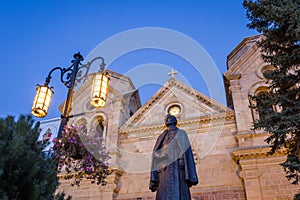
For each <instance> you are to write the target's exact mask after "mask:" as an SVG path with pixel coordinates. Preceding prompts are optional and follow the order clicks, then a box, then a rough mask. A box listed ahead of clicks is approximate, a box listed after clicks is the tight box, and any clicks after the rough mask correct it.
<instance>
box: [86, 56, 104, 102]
mask: <svg viewBox="0 0 300 200" xmlns="http://www.w3.org/2000/svg"><path fill="white" fill-rule="evenodd" d="M104 67H105V64H104V60H102V64H101V65H100V70H99V71H98V72H97V73H96V74H95V75H94V78H93V85H92V93H91V95H92V96H91V102H90V103H91V104H92V105H93V106H94V107H96V108H99V107H103V106H105V102H106V96H107V89H108V82H109V77H108V74H107V73H106V72H104Z"/></svg>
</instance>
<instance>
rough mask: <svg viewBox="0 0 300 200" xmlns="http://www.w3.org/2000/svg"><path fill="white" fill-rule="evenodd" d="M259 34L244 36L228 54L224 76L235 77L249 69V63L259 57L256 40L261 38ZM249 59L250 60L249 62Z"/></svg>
mask: <svg viewBox="0 0 300 200" xmlns="http://www.w3.org/2000/svg"><path fill="white" fill-rule="evenodd" d="M261 37H262V36H261V35H255V36H252V37H248V38H245V39H244V40H243V41H242V42H241V43H240V44H239V45H238V46H237V47H236V48H235V49H234V50H233V51H232V52H231V53H230V54H229V55H228V56H227V67H228V71H227V72H226V73H224V76H225V77H226V78H227V79H228V80H231V79H236V78H238V77H237V76H240V75H241V74H243V73H244V72H245V71H247V70H248V69H249V64H250V65H251V64H252V63H253V60H256V59H257V58H260V56H261V53H260V51H259V50H258V48H259V47H258V45H257V41H259V40H260V39H261ZM249 60H251V62H249Z"/></svg>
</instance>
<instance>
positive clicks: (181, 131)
mask: <svg viewBox="0 0 300 200" xmlns="http://www.w3.org/2000/svg"><path fill="white" fill-rule="evenodd" d="M177 133H180V134H186V132H185V130H183V129H180V128H178V130H177Z"/></svg>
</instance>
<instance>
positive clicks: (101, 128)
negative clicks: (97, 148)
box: [96, 116, 104, 137]
mask: <svg viewBox="0 0 300 200" xmlns="http://www.w3.org/2000/svg"><path fill="white" fill-rule="evenodd" d="M96 119H97V121H96V131H97V133H98V134H99V135H100V137H103V136H104V125H103V121H104V119H103V117H102V116H97V117H96Z"/></svg>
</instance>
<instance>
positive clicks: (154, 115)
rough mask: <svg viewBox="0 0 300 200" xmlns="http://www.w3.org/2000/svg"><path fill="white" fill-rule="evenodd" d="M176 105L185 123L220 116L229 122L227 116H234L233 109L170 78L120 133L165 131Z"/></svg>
mask: <svg viewBox="0 0 300 200" xmlns="http://www.w3.org/2000/svg"><path fill="white" fill-rule="evenodd" d="M173 105H179V106H180V107H181V113H180V114H179V115H178V117H177V118H178V120H180V121H181V122H182V123H184V122H187V121H191V120H199V119H200V118H208V116H213V115H219V114H222V116H224V118H225V115H226V114H228V113H231V114H232V113H233V110H231V109H230V108H227V107H226V106H224V105H222V104H220V103H218V102H216V101H214V100H213V99H211V98H209V97H207V96H206V95H204V94H202V93H200V92H199V91H197V90H195V89H193V88H191V87H190V86H187V85H185V84H184V83H182V82H180V81H178V80H177V79H175V78H170V79H169V80H168V81H167V82H166V83H165V84H164V85H163V86H162V87H161V88H160V89H159V90H158V91H157V92H156V93H155V94H154V95H153V96H152V97H151V98H150V99H149V100H148V101H147V102H146V103H145V104H144V105H143V106H142V107H141V108H140V109H139V110H137V111H136V112H135V113H134V114H133V115H132V116H131V117H130V118H129V119H128V120H127V121H126V122H125V124H123V126H122V127H120V132H121V133H122V132H123V133H124V132H127V130H131V129H135V130H138V129H144V128H150V127H152V128H154V127H163V125H164V118H165V116H166V114H167V112H168V109H169V108H170V107H171V106H173ZM209 118H211V117H209ZM129 132H130V131H129Z"/></svg>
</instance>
